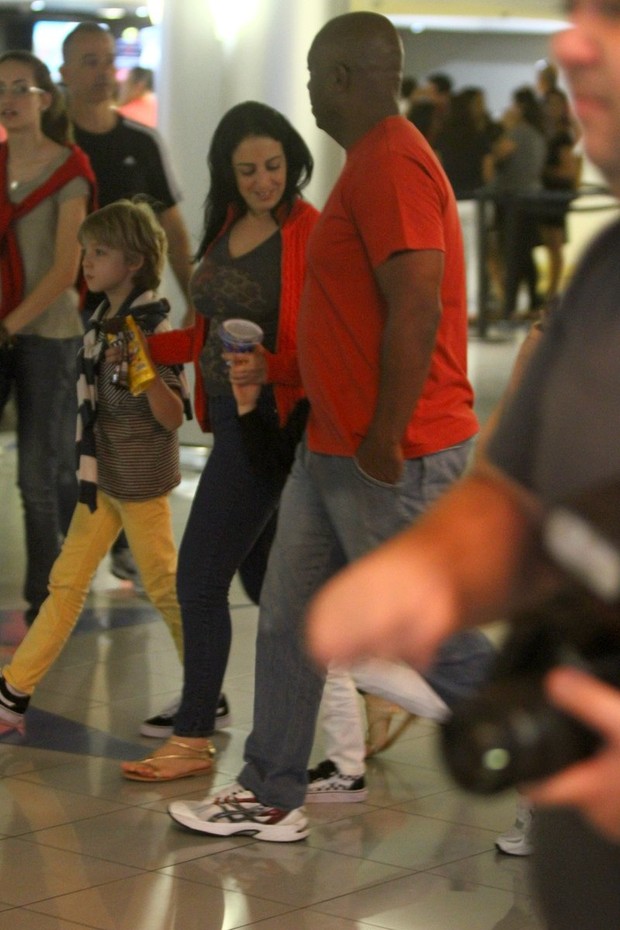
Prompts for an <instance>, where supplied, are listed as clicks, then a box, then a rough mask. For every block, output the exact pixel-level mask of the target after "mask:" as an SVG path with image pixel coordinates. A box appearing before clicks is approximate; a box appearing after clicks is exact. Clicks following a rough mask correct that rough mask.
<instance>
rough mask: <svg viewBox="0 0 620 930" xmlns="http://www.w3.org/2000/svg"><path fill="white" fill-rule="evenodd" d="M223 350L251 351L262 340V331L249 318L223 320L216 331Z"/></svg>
mask: <svg viewBox="0 0 620 930" xmlns="http://www.w3.org/2000/svg"><path fill="white" fill-rule="evenodd" d="M217 334H218V336H219V337H220V339H221V340H222V345H223V346H224V351H225V352H251V351H252V349H253V348H254V346H257V345H260V343H261V342H262V341H263V335H264V333H263V331H262V329H261V328H260V326H258V324H256V323H252V322H251V321H250V320H225V321H224V322H223V323H222V324H221V326H220V327H219V328H218V331H217Z"/></svg>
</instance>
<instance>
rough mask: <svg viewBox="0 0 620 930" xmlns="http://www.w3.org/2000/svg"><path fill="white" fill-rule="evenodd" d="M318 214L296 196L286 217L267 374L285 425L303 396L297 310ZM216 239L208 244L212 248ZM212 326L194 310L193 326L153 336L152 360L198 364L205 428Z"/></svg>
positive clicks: (197, 393)
mask: <svg viewBox="0 0 620 930" xmlns="http://www.w3.org/2000/svg"><path fill="white" fill-rule="evenodd" d="M236 216H237V215H236V213H235V212H234V211H232V210H231V211H230V212H229V215H228V217H227V219H226V223H225V225H224V227H223V228H222V230H221V232H220V233H219V235H218V237H217V238H219V237H220V236H222V235H223V234H224V233H225V232H226V230H227V229H229V228H230V226H232V224H233V222H234V220H235V219H236ZM318 217H319V212H318V210H317V209H316V208H315V207H313V206H312V205H311V204H309V203H307V202H306V201H305V200H300V199H298V200H296V201H295V202H294V204H293V207H292V209H291V211H290V213H289V214H288V216H287V217H286V219H285V220H284V222H283V223H282V226H281V235H282V262H281V280H280V307H279V314H278V334H277V345H276V351H275V353H272V352H267V351H266V352H265V354H266V357H267V379H268V381H269V383H272V384H273V388H274V394H275V399H276V406H277V408H278V416H279V419H280V423H281V424H282V425H284V423H285V422H286V420H287V418H288V416H289V414H290V412H291V410H292V409H293V407H294V406H295V404H296V403H297V401H298V400H299V398H300V397H302V396H303V390H302V387H301V378H300V375H299V368H298V366H297V314H298V311H299V303H300V300H301V292H302V288H303V282H304V276H305V271H306V246H307V244H308V237H309V236H310V233H311V231H312V228H313V226H314V224H315V223H316V221H317V219H318ZM212 246H213V243H211V246H209V248H212ZM208 332H209V320H208V318H207V317H204V316H202V315H200V314H197V315H196V322H195V324H194V326H190V327H189V328H188V329H174V330H171V331H169V332H167V333H158V334H156V335H154V336H150V337H149V340H148V341H149V348H150V350H151V355H152V357H153V361H154V362H155V363H156V364H159V365H178V364H183V363H185V362H193V363H194V369H195V374H196V377H195V389H194V406H195V412H196V418H197V419H198V422H199V423H200V426H201V428H202V429H203V430H204V432H208V430H209V417H208V399H207V394H206V391H205V388H204V382H203V379H202V373H201V370H200V355H201V352H202V348H203V346H204V344H205V340H206V338H207V334H208Z"/></svg>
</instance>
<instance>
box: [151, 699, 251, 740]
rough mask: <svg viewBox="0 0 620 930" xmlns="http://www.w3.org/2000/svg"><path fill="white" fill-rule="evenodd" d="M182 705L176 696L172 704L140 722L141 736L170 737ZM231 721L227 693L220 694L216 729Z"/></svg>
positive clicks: (225, 725)
mask: <svg viewBox="0 0 620 930" xmlns="http://www.w3.org/2000/svg"><path fill="white" fill-rule="evenodd" d="M180 705H181V698H176V700H174V701H173V702H172V704H169V705H168V707H164V709H163V710H162V711H161V713H159V714H156V715H155V717H149V718H148V720H145V721H144V722H143V723H142V724H140V734H141V736H150V737H151V739H168V737H170V736H172V735H173V733H174V718H175V715H176V713H177V711H178V709H179V707H180ZM231 721H232V717H231V714H230V707H229V706H228V701H227V700H226V695H225V694H223V693H222V694H220V696H219V699H218V702H217V710H216V711H215V729H216V730H223V729H225V728H226V727H229V726H230V724H231Z"/></svg>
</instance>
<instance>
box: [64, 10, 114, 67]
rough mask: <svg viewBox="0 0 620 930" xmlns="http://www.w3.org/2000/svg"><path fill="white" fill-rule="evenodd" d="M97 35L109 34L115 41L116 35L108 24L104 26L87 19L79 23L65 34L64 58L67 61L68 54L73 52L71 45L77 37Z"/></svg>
mask: <svg viewBox="0 0 620 930" xmlns="http://www.w3.org/2000/svg"><path fill="white" fill-rule="evenodd" d="M95 35H104V36H109V37H110V39H111V40H112V41H114V36H113V35H112V33H111V32H110V30H109V29H108V27H107V26H102V25H101V24H100V23H93V22H91V21H90V20H86V21H85V22H83V23H78V24H77V26H76V27H75V29H72V30H71V32H70V33H68V35H66V36H65V40H64V42H63V43H62V60H63V61H64V62H65V63H66V61H67V58H68V56H69V55H70V54H71V46H72V45H73V43H74V41H75V39H79V37H80V36H95Z"/></svg>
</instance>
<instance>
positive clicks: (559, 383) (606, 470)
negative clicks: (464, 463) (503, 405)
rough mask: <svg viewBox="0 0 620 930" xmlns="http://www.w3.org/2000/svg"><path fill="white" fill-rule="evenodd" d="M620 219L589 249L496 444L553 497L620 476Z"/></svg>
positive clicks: (529, 483)
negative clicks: (619, 258)
mask: <svg viewBox="0 0 620 930" xmlns="http://www.w3.org/2000/svg"><path fill="white" fill-rule="evenodd" d="M618 255H620V223H614V224H613V225H612V226H611V227H609V228H608V229H607V230H606V231H605V232H604V233H603V234H602V235H601V236H600V237H599V238H598V239H597V240H596V242H595V243H594V245H593V246H592V247H591V248H590V249H589V250H588V252H587V254H586V256H585V258H584V260H583V261H582V263H581V265H580V267H579V269H578V271H577V273H576V274H575V276H574V278H573V281H572V283H571V285H570V287H569V288H568V290H567V292H566V295H565V297H564V300H563V302H562V305H561V306H560V308H559V309H558V310H557V312H556V313H554V314H553V316H552V318H551V321H550V324H549V327H548V329H547V331H546V332H545V335H544V336H543V338H542V340H541V343H540V346H539V347H538V349H537V350H536V352H535V353H534V355H533V357H532V360H531V362H530V364H529V365H528V368H527V369H526V372H525V374H524V377H523V381H522V383H521V385H520V387H519V389H518V390H517V391H516V393H515V396H514V398H513V399H512V401H511V402H510V403H509V405H508V407H507V409H506V412H505V414H504V415H503V417H502V418H501V421H500V423H499V426H498V428H497V430H496V432H495V434H494V436H493V438H492V439H491V441H490V443H489V447H488V456H489V458H490V460H491V461H492V462H494V463H495V464H496V465H497V466H498V467H499V468H500V469H501V470H502V471H504V472H505V473H506V474H507V475H509V476H510V477H511V478H513V479H515V480H516V481H518V482H519V483H520V484H522V485H523V486H524V487H526V488H528V489H529V490H531V491H533V492H534V493H536V494H537V495H539V496H540V498H541V499H542V501H543V502H544V503H545V504H553V503H556V502H558V501H560V500H562V499H565V498H567V497H569V496H572V495H573V494H576V493H579V492H581V491H586V490H589V489H591V488H594V487H596V486H597V485H602V484H605V483H611V482H612V481H613V480H617V479H618V477H619V476H620V441H619V440H618V422H619V417H620V262H619V261H618Z"/></svg>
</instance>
